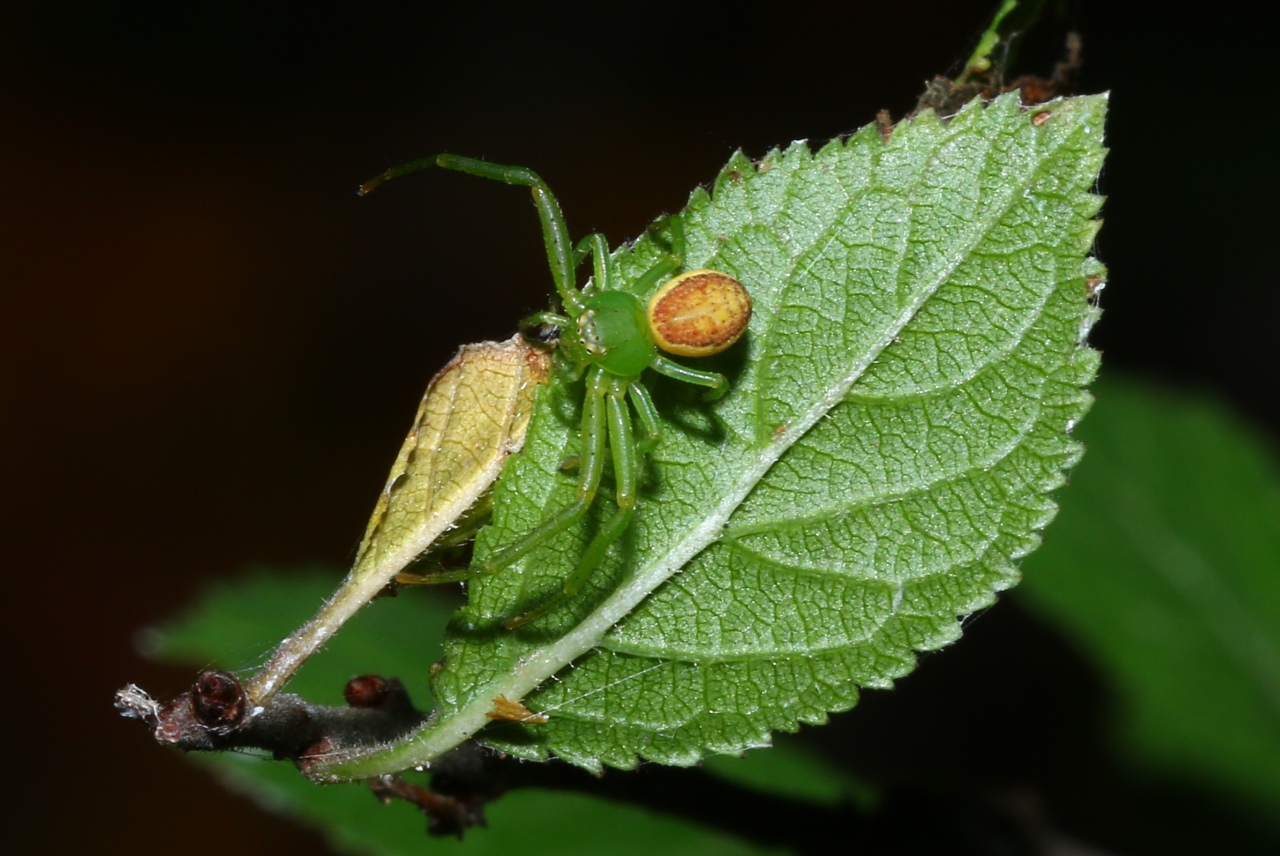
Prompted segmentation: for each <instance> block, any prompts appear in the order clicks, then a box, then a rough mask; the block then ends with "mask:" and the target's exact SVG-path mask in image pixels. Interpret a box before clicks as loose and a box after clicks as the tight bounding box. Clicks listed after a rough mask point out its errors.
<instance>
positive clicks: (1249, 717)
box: [1019, 379, 1280, 823]
mask: <svg viewBox="0 0 1280 856" xmlns="http://www.w3.org/2000/svg"><path fill="white" fill-rule="evenodd" d="M1100 387H1101V395H1100V401H1099V404H1098V408H1097V413H1096V414H1093V415H1091V416H1090V418H1089V420H1088V421H1087V422H1086V423H1085V426H1084V429H1083V430H1082V431H1081V435H1082V438H1083V439H1084V440H1085V441H1087V442H1088V443H1089V446H1090V454H1089V460H1088V462H1087V464H1086V466H1084V467H1083V468H1081V470H1080V471H1079V472H1078V473H1077V474H1075V475H1074V476H1073V479H1072V481H1073V484H1072V487H1071V491H1070V493H1069V494H1067V495H1066V499H1065V501H1064V503H1063V509H1062V514H1061V519H1060V520H1059V521H1058V522H1057V523H1056V524H1055V529H1054V531H1053V533H1052V534H1051V536H1050V544H1049V545H1048V548H1047V549H1045V550H1044V551H1042V552H1041V553H1038V554H1037V555H1036V556H1034V557H1033V558H1032V559H1031V560H1030V561H1029V562H1028V585H1027V586H1026V588H1025V590H1023V591H1021V592H1020V594H1019V597H1020V598H1024V602H1026V603H1029V604H1031V605H1032V607H1033V608H1034V609H1035V610H1036V611H1037V612H1038V613H1040V614H1041V615H1044V616H1046V617H1048V618H1050V619H1051V620H1053V621H1054V622H1055V623H1056V624H1058V625H1059V626H1060V627H1062V628H1063V630H1064V631H1065V632H1066V633H1068V634H1069V635H1070V637H1071V638H1072V639H1073V641H1074V642H1075V643H1076V644H1077V645H1078V646H1079V647H1080V648H1081V649H1082V651H1084V652H1085V653H1087V654H1088V655H1089V658H1090V660H1091V661H1092V662H1095V663H1097V664H1099V666H1100V667H1101V671H1102V674H1103V675H1104V677H1105V678H1106V679H1107V682H1108V684H1109V685H1110V688H1111V690H1112V691H1113V693H1114V694H1115V696H1116V698H1117V699H1118V701H1119V703H1118V705H1117V707H1118V708H1119V710H1118V712H1119V717H1118V725H1119V728H1118V729H1117V737H1118V738H1120V740H1121V742H1122V744H1123V747H1124V749H1125V750H1127V751H1128V753H1130V757H1131V758H1132V759H1136V760H1137V761H1138V762H1139V766H1141V767H1145V768H1146V769H1147V770H1148V771H1150V772H1153V773H1155V774H1156V775H1157V776H1158V777H1159V778H1160V780H1161V781H1162V782H1166V783H1167V782H1168V781H1169V780H1170V779H1173V780H1175V781H1178V782H1180V783H1181V784H1184V785H1185V784H1190V783H1194V784H1197V785H1199V786H1201V787H1203V786H1204V785H1208V786H1209V790H1211V791H1218V792H1219V793H1221V794H1223V795H1227V796H1228V797H1229V799H1230V800H1231V801H1232V802H1237V801H1238V800H1239V799H1240V798H1244V800H1246V805H1252V806H1253V807H1255V808H1257V809H1259V810H1260V811H1259V816H1260V817H1262V818H1265V819H1266V820H1267V821H1268V822H1270V823H1274V821H1275V818H1276V817H1277V809H1278V808H1280V629H1278V628H1280V574H1277V573H1276V568H1277V567H1280V526H1278V525H1277V521H1280V466H1277V458H1276V452H1275V448H1274V446H1268V444H1267V443H1266V442H1265V440H1264V438H1262V437H1259V436H1258V435H1257V434H1256V433H1255V432H1254V431H1253V430H1252V429H1251V428H1250V427H1249V426H1248V425H1246V424H1244V423H1243V421H1242V420H1240V419H1238V418H1237V417H1235V416H1234V415H1233V414H1230V413H1229V412H1227V411H1226V409H1225V408H1223V407H1221V406H1220V405H1219V404H1218V403H1217V402H1213V401H1211V400H1207V399H1206V398H1204V397H1201V396H1194V395H1188V394H1185V393H1181V392H1175V391H1173V390H1170V389H1162V388H1160V387H1155V386H1150V385H1143V384H1138V383H1135V382H1134V381H1132V380H1125V379H1105V380H1104V381H1103V382H1102V383H1101V384H1100Z"/></svg>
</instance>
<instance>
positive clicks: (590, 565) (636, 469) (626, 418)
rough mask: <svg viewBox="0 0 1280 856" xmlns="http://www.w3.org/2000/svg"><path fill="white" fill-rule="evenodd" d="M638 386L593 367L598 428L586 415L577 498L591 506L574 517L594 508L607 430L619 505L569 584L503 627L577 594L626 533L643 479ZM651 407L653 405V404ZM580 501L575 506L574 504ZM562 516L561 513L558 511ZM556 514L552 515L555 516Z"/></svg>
mask: <svg viewBox="0 0 1280 856" xmlns="http://www.w3.org/2000/svg"><path fill="white" fill-rule="evenodd" d="M634 385H635V384H634V383H633V382H632V381H630V380H628V379H626V378H620V377H616V376H612V375H609V374H608V373H606V372H605V371H603V370H602V369H600V368H598V367H596V368H593V369H592V370H591V374H590V379H589V380H588V392H587V401H586V405H585V406H586V407H588V408H589V409H590V410H592V411H595V412H593V414H592V416H593V424H592V426H591V430H592V431H594V432H595V433H594V435H593V436H591V438H590V440H588V434H587V431H588V427H587V419H586V415H585V414H584V418H583V428H582V431H583V433H582V451H583V460H582V466H583V468H584V472H583V474H582V479H581V481H580V482H579V486H578V499H579V502H582V501H583V498H584V497H587V498H586V506H585V507H583V508H582V509H581V511H579V512H578V514H576V515H575V516H574V518H573V519H575V520H576V519H577V518H578V517H581V516H582V514H583V513H585V511H586V509H587V508H589V507H590V505H591V500H592V499H593V498H594V497H595V493H596V490H597V489H598V488H599V486H600V476H601V474H602V473H601V469H602V464H601V461H602V458H603V452H604V444H605V436H604V435H605V434H607V435H608V443H609V452H610V454H611V455H612V457H613V475H614V481H615V482H616V484H617V501H618V510H617V511H615V512H614V513H613V516H612V517H610V518H609V519H608V520H607V521H605V523H604V525H603V526H601V527H600V531H598V532H597V533H596V535H595V537H594V538H592V539H591V543H590V544H588V545H587V549H586V550H584V551H583V552H582V556H581V557H580V558H579V559H578V564H577V566H576V567H575V568H574V569H573V573H572V574H570V575H569V577H568V579H566V580H565V582H564V586H563V587H561V589H560V591H558V592H556V593H555V594H553V595H552V596H551V597H549V598H547V599H546V600H543V601H542V602H541V603H539V604H538V605H537V606H535V607H533V608H532V609H530V610H527V611H525V612H523V613H521V614H520V615H517V616H513V617H511V618H508V619H507V620H505V621H503V622H502V626H503V627H504V628H506V629H507V630H512V629H514V628H517V627H522V626H523V625H525V624H528V623H529V622H530V621H534V620H536V619H538V618H541V617H542V616H544V615H546V614H547V613H548V612H550V611H551V610H552V609H554V608H555V607H556V606H558V605H560V604H561V603H563V602H564V601H565V600H568V599H569V598H571V597H573V596H574V595H575V594H577V593H578V592H579V591H580V590H581V589H582V586H583V583H585V582H586V581H587V578H588V577H590V576H591V572H592V571H594V570H595V569H596V566H597V565H599V564H600V561H601V559H603V558H604V554H605V551H606V550H608V549H609V547H610V546H611V545H612V544H613V542H614V541H617V540H618V539H619V538H620V537H622V533H623V532H626V531H627V527H628V526H630V525H631V517H632V515H633V514H634V513H635V507H636V491H637V488H638V486H639V482H640V456H641V454H642V451H641V449H640V448H639V446H638V444H637V443H636V439H635V434H634V432H633V431H632V429H631V414H630V413H629V412H628V411H627V392H628V390H629V389H631V388H632V387H633V386H634ZM646 397H647V396H646ZM602 405H603V407H602ZM649 406H650V407H652V406H653V405H652V403H650V404H649ZM601 410H603V411H604V413H603V415H604V416H605V419H604V420H601V421H599V422H596V421H594V420H598V419H599V416H600V415H601V414H600V412H599V411H601ZM641 418H642V419H645V421H646V423H647V418H646V417H643V416H642V417H641ZM646 430H651V428H650V427H648V426H647V427H646ZM588 458H590V459H591V461H590V464H589V463H588ZM590 466H594V471H592V472H590V473H589V472H588V471H587V470H588V467H590ZM589 479H590V480H591V482H592V483H591V484H590V490H589V492H588V490H587V489H586V488H587V487H588V480H589ZM575 506H576V503H575ZM575 506H570V507H571V508H575ZM558 517H559V515H557V518H558ZM557 518H552V521H555V520H556V519H557ZM570 522H572V521H570ZM544 528H546V527H544ZM557 531H558V530H557ZM530 534H531V535H533V534H541V532H540V530H535V531H534V533H530ZM549 534H554V533H548V535H549ZM526 537H528V536H526ZM543 537H548V536H543Z"/></svg>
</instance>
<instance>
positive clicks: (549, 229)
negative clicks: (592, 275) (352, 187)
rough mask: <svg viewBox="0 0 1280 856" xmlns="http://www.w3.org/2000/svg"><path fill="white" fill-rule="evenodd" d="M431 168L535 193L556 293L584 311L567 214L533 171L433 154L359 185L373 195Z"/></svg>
mask: <svg viewBox="0 0 1280 856" xmlns="http://www.w3.org/2000/svg"><path fill="white" fill-rule="evenodd" d="M431 167H438V168H440V169H451V170H454V171H456V172H465V173H466V174H467V175H474V176H477V177H478V178H487V179H490V180H491V181H501V182H503V183H505V184H514V185H516V186H518V187H527V188H529V190H530V191H531V192H532V193H533V203H534V205H536V206H537V208H538V219H539V220H541V221H542V240H543V243H544V244H545V245H546V248H547V261H548V263H550V265H551V278H552V279H553V280H555V284H556V291H558V292H559V293H560V300H561V301H562V302H563V303H564V306H565V309H567V310H568V311H569V312H570V314H572V315H574V316H577V315H578V314H579V313H581V312H582V307H583V300H582V295H581V293H579V291H578V289H577V288H576V287H575V280H574V276H573V271H574V268H575V267H576V265H574V252H573V245H572V243H571V239H570V238H569V228H568V226H566V225H565V222H564V214H563V212H562V211H561V210H560V203H559V201H557V200H556V197H555V194H553V193H552V192H551V189H550V188H549V187H547V184H546V182H545V181H543V180H542V178H541V176H539V175H538V174H537V173H536V172H534V171H533V170H531V169H526V168H525V167H522V166H503V165H501V164H496V163H489V162H488V161H483V160H478V159H476V158H467V157H462V156H461V155H434V156H433V157H429V158H422V159H420V160H416V161H410V162H409V163H406V164H401V165H400V166H397V167H392V168H391V169H389V170H387V171H386V172H384V173H382V175H379V176H377V177H376V178H372V179H370V180H369V181H366V182H365V183H364V184H362V185H360V195H361V196H364V195H365V194H368V193H371V192H373V190H374V189H375V188H376V187H377V186H378V185H380V184H382V183H383V182H384V181H390V180H391V179H393V178H397V177H399V176H402V175H408V174H409V173H413V172H418V171H420V170H424V169H430V168H431Z"/></svg>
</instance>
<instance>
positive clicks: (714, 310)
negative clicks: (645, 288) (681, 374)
mask: <svg viewBox="0 0 1280 856" xmlns="http://www.w3.org/2000/svg"><path fill="white" fill-rule="evenodd" d="M648 312H649V326H650V328H652V330H653V338H654V341H655V342H656V343H657V345H658V347H659V348H662V350H664V351H666V352H667V353H669V354H676V355H678V356H682V357H705V356H709V355H711V354H718V353H720V352H721V351H723V350H726V349H728V348H729V347H730V346H731V345H732V344H733V343H734V342H736V341H738V339H740V338H741V337H742V334H743V333H745V332H746V330H747V323H748V322H749V321H750V320H751V295H750V294H748V293H747V290H746V289H745V288H743V286H742V283H740V282H738V281H737V280H736V279H734V278H733V277H731V276H729V275H728V274H727V273H721V272H720V271H715V270H691V271H688V272H687V273H682V274H680V275H679V276H677V277H676V278H675V279H672V280H669V281H668V282H667V283H666V284H665V285H663V286H662V287H661V288H659V289H658V290H657V291H656V292H654V295H653V297H651V298H649V310H648Z"/></svg>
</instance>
